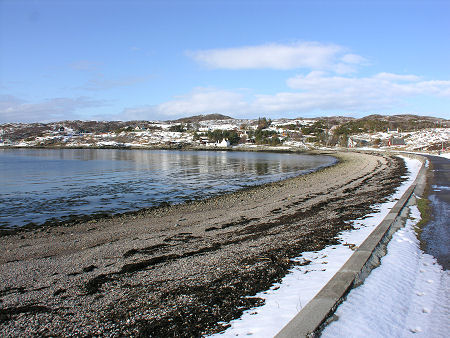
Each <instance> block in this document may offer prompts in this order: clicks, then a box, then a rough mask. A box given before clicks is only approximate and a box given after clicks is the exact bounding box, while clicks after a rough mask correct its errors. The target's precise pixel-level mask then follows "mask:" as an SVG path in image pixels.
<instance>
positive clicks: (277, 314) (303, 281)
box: [212, 157, 421, 337]
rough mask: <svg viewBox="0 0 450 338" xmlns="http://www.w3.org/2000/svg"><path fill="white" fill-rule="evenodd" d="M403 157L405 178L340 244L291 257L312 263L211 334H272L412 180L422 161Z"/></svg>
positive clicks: (345, 257) (330, 274)
mask: <svg viewBox="0 0 450 338" xmlns="http://www.w3.org/2000/svg"><path fill="white" fill-rule="evenodd" d="M402 158H403V159H404V160H405V162H406V165H407V168H408V179H407V180H406V181H405V182H404V183H403V184H402V185H401V186H400V187H399V188H398V189H397V192H396V193H395V194H394V195H393V196H391V198H390V199H389V201H388V202H386V203H383V204H380V205H377V206H375V207H376V212H374V213H372V214H369V215H366V217H365V218H364V219H363V220H361V219H359V220H355V221H353V225H354V227H355V228H356V229H354V230H350V231H344V232H342V233H341V235H340V236H339V238H340V242H341V244H338V245H332V246H328V247H326V248H325V249H323V250H321V251H313V252H304V253H303V254H302V255H301V256H299V257H297V258H295V259H294V261H298V262H304V261H307V260H308V261H311V263H309V264H308V265H304V266H296V267H294V268H293V269H292V270H291V272H290V273H289V274H288V275H286V276H285V277H284V278H283V280H282V282H281V283H279V284H275V285H273V286H272V287H271V288H270V290H268V291H265V292H261V293H259V294H257V295H256V297H260V298H263V299H264V300H265V304H264V305H263V306H261V307H257V308H253V309H250V310H247V311H246V312H244V314H243V315H242V316H241V318H239V319H236V320H233V321H231V322H230V324H231V326H230V327H229V328H228V329H227V330H225V331H224V332H222V333H218V334H215V335H213V336H212V337H236V336H246V335H254V336H256V337H273V336H275V335H276V334H277V333H278V332H279V331H280V330H281V329H282V328H283V327H284V326H285V325H286V324H287V323H288V322H289V321H290V320H291V319H292V318H294V316H295V315H296V314H297V313H298V312H299V311H300V310H301V309H302V308H303V307H304V306H305V305H306V304H307V303H308V302H309V301H310V300H311V299H312V298H313V297H314V296H315V295H316V294H317V293H318V292H319V291H320V290H321V289H322V287H323V286H325V284H326V283H327V282H328V281H329V280H330V279H331V278H332V277H333V275H334V274H335V273H336V272H337V271H338V270H339V269H340V268H341V267H342V266H343V265H344V264H345V262H346V261H347V260H348V259H349V258H350V256H351V255H352V254H353V252H354V251H353V250H355V249H356V247H357V246H359V245H360V244H362V243H363V242H364V240H365V239H366V238H367V236H368V235H369V234H370V233H371V232H372V231H373V230H374V229H375V227H376V226H377V225H378V224H379V223H380V222H381V221H382V220H383V218H384V217H385V216H386V215H387V214H388V213H389V210H390V209H391V208H392V207H393V206H394V205H395V203H396V201H397V200H398V199H399V198H400V197H401V196H402V195H403V193H404V192H405V191H406V190H407V189H408V187H409V186H410V185H411V184H412V183H413V182H414V180H415V178H416V177H417V174H418V172H419V169H420V167H421V162H420V161H419V160H415V159H410V158H407V157H402Z"/></svg>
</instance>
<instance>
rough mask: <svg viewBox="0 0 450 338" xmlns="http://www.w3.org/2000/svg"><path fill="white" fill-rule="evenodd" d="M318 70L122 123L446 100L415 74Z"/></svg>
mask: <svg viewBox="0 0 450 338" xmlns="http://www.w3.org/2000/svg"><path fill="white" fill-rule="evenodd" d="M328 74H329V73H326V72H322V71H313V72H310V73H309V74H307V75H298V76H296V77H293V78H290V79H288V80H287V84H288V86H289V87H290V88H291V89H292V90H293V91H286V92H279V93H276V94H273V95H261V94H259V95H258V94H256V95H243V93H242V92H241V91H229V90H227V91H226V90H218V89H205V88H197V89H195V90H194V91H193V92H191V93H189V94H187V95H184V96H180V97H176V98H175V99H174V100H171V101H168V102H165V103H162V104H159V105H153V106H141V107H135V108H130V109H126V110H125V111H124V114H125V116H126V118H151V119H170V118H173V117H178V116H187V115H194V114H206V113H224V114H231V115H233V116H247V117H250V116H252V117H257V116H261V115H265V114H267V115H270V114H275V115H277V116H290V115H292V114H290V113H293V114H294V115H298V114H306V113H308V114H311V113H322V112H336V111H339V112H340V113H343V114H345V113H349V112H368V111H375V112H376V111H378V112H379V111H380V110H388V109H393V108H398V107H402V106H404V105H405V104H407V103H408V99H411V98H416V97H419V96H427V95H428V96H434V97H444V98H450V81H423V80H421V79H420V78H419V77H418V76H415V75H399V74H391V73H379V74H376V75H374V76H371V77H344V76H331V75H328Z"/></svg>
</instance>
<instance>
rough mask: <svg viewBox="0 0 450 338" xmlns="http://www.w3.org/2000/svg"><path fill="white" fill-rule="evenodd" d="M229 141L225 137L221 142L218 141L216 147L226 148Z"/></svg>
mask: <svg viewBox="0 0 450 338" xmlns="http://www.w3.org/2000/svg"><path fill="white" fill-rule="evenodd" d="M230 145H231V144H230V141H228V140H227V139H223V140H222V142H218V143H217V146H218V147H225V148H228V147H229V146H230Z"/></svg>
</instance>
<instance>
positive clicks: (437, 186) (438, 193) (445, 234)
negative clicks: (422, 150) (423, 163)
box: [421, 156, 450, 270]
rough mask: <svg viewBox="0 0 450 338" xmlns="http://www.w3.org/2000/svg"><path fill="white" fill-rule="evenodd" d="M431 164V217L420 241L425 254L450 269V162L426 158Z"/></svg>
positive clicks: (431, 157) (436, 157)
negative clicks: (423, 243)
mask: <svg viewBox="0 0 450 338" xmlns="http://www.w3.org/2000/svg"><path fill="white" fill-rule="evenodd" d="M427 158H428V160H429V161H430V162H431V164H432V168H431V169H432V170H431V181H430V184H431V189H430V194H429V196H428V199H429V200H430V202H431V207H432V213H433V217H432V220H431V221H430V222H429V223H428V224H427V225H426V226H425V227H424V229H423V232H422V236H421V239H422V241H424V242H425V252H426V253H428V254H430V255H433V256H434V257H436V259H437V260H438V262H439V264H441V265H442V266H443V267H444V269H446V270H448V269H449V268H450V219H449V218H450V160H449V159H447V158H443V157H438V156H427Z"/></svg>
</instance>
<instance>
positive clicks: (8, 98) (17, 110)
mask: <svg viewBox="0 0 450 338" xmlns="http://www.w3.org/2000/svg"><path fill="white" fill-rule="evenodd" d="M101 106H105V102H103V101H98V100H92V99H90V98H88V97H84V96H82V97H77V98H65V97H64V98H53V99H49V100H45V101H42V102H37V103H28V102H26V101H24V100H22V99H19V98H17V97H15V96H12V95H1V96H0V122H2V123H6V122H48V121H58V120H66V119H76V118H79V116H78V115H77V111H78V110H80V109H84V108H93V107H101Z"/></svg>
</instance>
